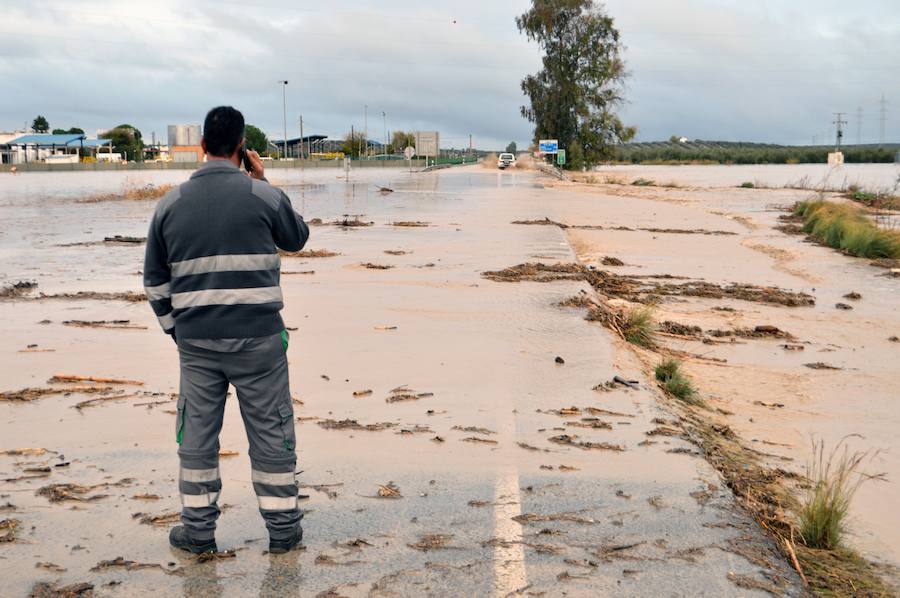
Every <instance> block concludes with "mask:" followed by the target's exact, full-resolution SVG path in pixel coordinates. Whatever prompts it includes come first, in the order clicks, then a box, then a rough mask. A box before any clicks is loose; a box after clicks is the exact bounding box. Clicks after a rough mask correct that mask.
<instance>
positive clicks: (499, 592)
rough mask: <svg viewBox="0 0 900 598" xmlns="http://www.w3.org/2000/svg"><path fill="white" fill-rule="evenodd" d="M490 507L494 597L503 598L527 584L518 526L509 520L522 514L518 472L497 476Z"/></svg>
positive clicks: (520, 534) (511, 470) (520, 528)
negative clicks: (492, 528) (492, 504)
mask: <svg viewBox="0 0 900 598" xmlns="http://www.w3.org/2000/svg"><path fill="white" fill-rule="evenodd" d="M494 503H495V505H496V506H495V507H494V538H495V540H496V543H495V544H494V596H495V597H505V596H509V595H510V594H514V593H515V592H516V590H519V589H521V588H524V587H525V586H526V585H527V584H528V576H527V574H526V572H525V547H524V546H523V545H522V525H521V524H519V523H517V522H515V521H513V519H512V518H513V517H516V516H517V515H520V514H521V513H522V505H521V497H520V496H519V472H518V470H516V469H510V470H506V471H503V472H500V475H499V476H498V478H497V482H496V485H495V486H494Z"/></svg>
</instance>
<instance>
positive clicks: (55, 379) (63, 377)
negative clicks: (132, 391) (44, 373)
mask: <svg viewBox="0 0 900 598" xmlns="http://www.w3.org/2000/svg"><path fill="white" fill-rule="evenodd" d="M71 382H96V383H98V384H122V385H126V386H143V385H144V383H143V382H141V381H140V380H126V379H124V378H101V377H99V376H76V375H71V374H56V375H54V376H52V377H51V378H50V379H49V380H47V383H48V384H60V383H62V384H65V383H71Z"/></svg>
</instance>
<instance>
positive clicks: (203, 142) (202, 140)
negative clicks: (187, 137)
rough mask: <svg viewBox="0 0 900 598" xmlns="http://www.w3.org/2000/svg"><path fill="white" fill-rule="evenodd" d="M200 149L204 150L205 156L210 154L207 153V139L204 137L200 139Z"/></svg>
mask: <svg viewBox="0 0 900 598" xmlns="http://www.w3.org/2000/svg"><path fill="white" fill-rule="evenodd" d="M200 147H201V148H202V149H203V153H204V154H208V153H209V152H207V151H206V139H204V138H203V137H201V138H200Z"/></svg>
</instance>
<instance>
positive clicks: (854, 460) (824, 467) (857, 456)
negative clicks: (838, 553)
mask: <svg viewBox="0 0 900 598" xmlns="http://www.w3.org/2000/svg"><path fill="white" fill-rule="evenodd" d="M845 440H846V439H844V440H842V441H841V442H840V443H838V445H837V446H835V448H834V449H833V450H832V451H831V452H830V453H829V454H828V457H827V458H826V456H825V442H824V441H819V442H816V443H813V459H812V462H811V463H810V465H809V467H808V469H807V477H808V478H809V481H810V483H811V486H810V488H809V490H808V491H807V494H806V498H805V500H804V502H803V504H802V505H801V507H800V513H799V516H800V534H801V535H802V536H803V541H804V542H805V543H806V545H807V546H808V547H810V548H823V549H826V550H835V549H837V548H841V547H842V545H843V539H844V536H845V534H846V531H847V515H848V513H849V511H850V503H851V502H852V500H853V496H854V495H855V494H856V491H857V490H859V487H860V486H861V485H862V484H863V483H864V482H866V481H869V480H873V479H875V480H883V479H884V476H883V475H874V476H870V475H867V474H865V473H863V472H861V471H860V466H861V465H862V463H863V461H865V460H866V459H867V458H868V457H869V453H868V452H859V451H856V452H852V453H851V452H850V451H849V449H848V448H847V445H846V443H845Z"/></svg>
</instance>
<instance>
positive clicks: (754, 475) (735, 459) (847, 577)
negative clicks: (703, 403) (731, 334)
mask: <svg viewBox="0 0 900 598" xmlns="http://www.w3.org/2000/svg"><path fill="white" fill-rule="evenodd" d="M680 411H681V419H682V423H683V427H684V430H685V432H687V434H688V437H689V438H690V439H691V440H692V441H693V442H694V443H695V444H696V445H697V446H698V447H699V448H700V450H701V451H702V452H703V453H704V456H705V457H706V459H707V461H709V462H710V464H712V465H713V467H715V468H716V469H717V470H718V471H719V473H720V474H721V475H722V478H723V480H724V481H725V484H726V485H727V486H728V487H729V488H730V489H731V491H732V492H733V493H734V496H735V498H736V499H737V501H738V502H739V503H740V504H741V505H742V506H743V507H744V508H745V509H746V510H747V511H748V512H749V513H751V514H752V515H753V517H754V518H755V519H756V521H757V522H758V523H759V525H760V526H761V527H762V528H763V529H764V530H765V531H766V532H767V533H769V534H770V535H771V537H772V538H773V540H775V543H776V545H777V547H778V549H779V551H780V552H781V553H782V555H783V556H784V558H785V559H786V560H787V561H788V562H789V563H791V564H792V565H793V566H794V568H795V569H796V570H797V571H798V573H799V574H800V576H801V578H802V579H803V581H804V583H805V585H806V586H807V588H808V589H809V590H810V591H811V593H812V594H814V595H817V596H828V597H841V598H843V597H847V598H849V597H851V596H854V597H855V596H871V597H878V598H881V597H884V598H888V597H890V596H894V592H893V590H892V589H891V588H890V587H889V586H888V585H887V584H886V583H885V582H884V581H883V580H882V578H881V577H880V575H879V573H878V570H877V569H876V567H875V566H874V565H873V564H872V563H870V562H869V561H867V560H866V559H864V558H862V557H861V556H860V555H859V554H858V553H857V552H856V551H854V550H852V549H849V548H846V547H843V546H839V547H837V548H830V549H825V548H812V547H810V546H807V545H806V544H805V543H804V538H803V537H802V535H801V534H800V533H799V531H798V529H797V524H796V521H797V519H795V517H793V516H792V515H791V513H800V512H801V511H802V509H803V506H802V505H801V504H800V503H799V501H798V500H797V499H796V498H795V497H794V494H793V491H792V486H796V485H797V483H798V482H803V478H802V477H801V476H798V475H796V474H794V473H791V472H789V471H785V470H784V469H781V468H772V467H768V466H766V465H764V464H763V463H762V462H761V457H762V454H761V453H759V452H758V451H755V450H753V449H751V448H748V447H746V446H744V445H743V443H742V442H741V439H740V438H739V437H738V436H737V435H736V434H735V433H734V432H733V431H732V430H731V428H730V427H729V426H727V425H724V424H721V423H718V422H715V421H712V420H711V419H710V418H708V417H706V416H704V415H701V414H700V413H698V412H697V411H696V410H694V409H692V408H690V407H688V406H684V407H682V408H681V409H680Z"/></svg>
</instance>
